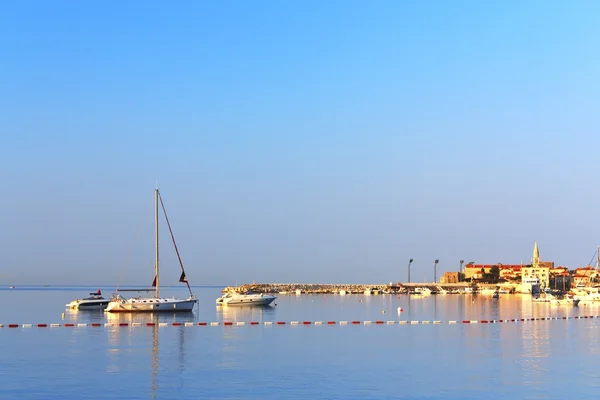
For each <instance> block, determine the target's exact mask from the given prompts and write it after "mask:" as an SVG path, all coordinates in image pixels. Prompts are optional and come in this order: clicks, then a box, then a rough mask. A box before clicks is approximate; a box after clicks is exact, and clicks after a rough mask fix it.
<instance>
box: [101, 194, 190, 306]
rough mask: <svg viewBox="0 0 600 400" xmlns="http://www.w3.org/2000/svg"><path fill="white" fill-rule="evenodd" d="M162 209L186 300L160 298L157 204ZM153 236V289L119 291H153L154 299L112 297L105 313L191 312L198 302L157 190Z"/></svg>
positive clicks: (118, 295) (117, 295)
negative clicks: (185, 286)
mask: <svg viewBox="0 0 600 400" xmlns="http://www.w3.org/2000/svg"><path fill="white" fill-rule="evenodd" d="M159 202H160V205H161V207H162V210H163V213H164V215H165V220H166V222H167V226H168V227H169V233H170V234H171V240H172V241H173V245H174V246H175V252H176V253H177V257H178V258H179V265H180V266H181V276H180V278H179V282H184V283H185V284H186V285H187V287H188V290H189V292H190V295H189V297H188V298H187V299H176V298H174V297H170V298H166V297H160V275H159V253H158V204H159ZM154 236H155V238H154V239H155V245H156V253H155V257H156V259H155V264H154V274H155V275H154V282H153V283H152V286H153V287H154V289H143V290H140V289H124V290H121V291H138V292H140V291H152V290H154V291H155V294H154V297H142V296H138V297H131V298H129V299H126V298H124V297H123V296H121V295H120V294H118V293H117V294H115V295H113V298H112V299H111V301H110V303H108V307H106V312H185V311H187V312H190V311H193V309H194V306H195V305H196V303H197V302H198V299H196V296H194V294H193V293H192V289H191V287H190V284H189V282H188V280H187V278H186V276H185V269H184V268H183V263H182V262H181V256H180V255H179V250H178V249H177V244H176V243H175V238H174V236H173V231H172V230H171V224H170V223H169V218H168V217H167V212H166V210H165V205H164V203H163V201H162V197H161V195H160V192H159V190H158V188H157V189H155V190H154Z"/></svg>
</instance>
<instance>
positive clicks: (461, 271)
mask: <svg viewBox="0 0 600 400" xmlns="http://www.w3.org/2000/svg"><path fill="white" fill-rule="evenodd" d="M464 262H465V260H460V274H459V277H458V281H459V282H462V280H463V279H464V277H465V272H464V271H463V268H462V266H463V263H464ZM460 275H462V276H460Z"/></svg>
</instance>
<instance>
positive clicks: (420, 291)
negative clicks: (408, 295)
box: [412, 287, 431, 296]
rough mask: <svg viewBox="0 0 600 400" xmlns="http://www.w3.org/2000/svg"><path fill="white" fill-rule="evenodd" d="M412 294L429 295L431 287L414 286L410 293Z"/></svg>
mask: <svg viewBox="0 0 600 400" xmlns="http://www.w3.org/2000/svg"><path fill="white" fill-rule="evenodd" d="M412 295H414V296H429V295H431V289H429V288H426V287H418V288H415V291H414V293H412Z"/></svg>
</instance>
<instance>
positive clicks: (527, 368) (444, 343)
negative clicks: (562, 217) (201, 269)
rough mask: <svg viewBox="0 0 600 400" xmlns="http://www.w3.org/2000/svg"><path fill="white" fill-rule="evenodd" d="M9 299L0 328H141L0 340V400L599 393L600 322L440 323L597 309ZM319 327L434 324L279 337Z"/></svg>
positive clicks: (34, 294)
mask: <svg viewBox="0 0 600 400" xmlns="http://www.w3.org/2000/svg"><path fill="white" fill-rule="evenodd" d="M19 289H20V288H16V289H13V290H0V300H1V301H2V304H3V305H4V307H2V309H1V311H0V323H1V324H5V325H6V324H9V323H19V324H23V323H32V324H38V323H47V324H51V323H59V324H64V323H75V324H76V325H77V324H78V323H91V322H99V323H102V324H104V323H107V322H108V323H110V322H128V323H131V322H141V323H143V324H142V325H140V326H131V325H130V326H127V327H116V326H104V325H102V326H100V327H91V326H85V327H77V326H75V327H64V326H61V327H59V328H50V327H47V328H37V327H32V328H22V327H19V328H7V327H6V326H5V327H3V328H0V354H1V355H2V357H1V358H0V398H1V399H5V398H6V399H14V398H20V399H49V398H68V399H71V398H72V399H100V398H102V399H198V398H207V399H281V398H294V399H300V398H311V399H354V398H356V399H359V398H360V399H370V398H412V399H471V398H472V399H475V398H478V399H480V398H483V397H485V398H487V399H499V398H507V397H508V396H510V397H512V398H519V399H556V398H567V397H573V396H574V395H576V396H578V397H580V398H592V396H595V394H596V393H597V390H598V388H597V386H598V382H599V381H598V379H597V378H598V375H600V372H598V368H597V359H598V356H599V354H600V340H599V339H598V334H597V332H598V328H599V326H598V325H599V324H600V319H596V318H593V319H567V320H552V321H530V322H519V323H502V324H476V325H471V324H461V323H458V324H449V323H448V321H451V320H457V321H459V322H460V321H461V320H463V319H472V320H481V319H490V320H492V319H505V318H520V317H525V318H529V317H545V316H554V317H563V316H571V317H573V316H579V315H581V316H583V315H592V316H595V315H599V314H600V307H597V306H594V307H589V306H588V307H587V308H584V307H580V308H577V307H575V308H573V307H565V306H551V305H549V304H532V303H531V299H530V298H529V297H526V296H519V295H512V296H511V295H506V296H503V297H502V298H501V299H499V300H493V299H492V298H491V297H485V296H478V297H475V298H473V297H471V296H461V295H447V296H431V297H427V298H420V299H416V298H409V297H408V296H391V295H386V296H364V295H353V296H334V295H328V296H311V295H302V296H295V295H285V296H280V297H279V298H278V299H277V300H276V303H277V306H272V307H270V308H258V309H240V308H229V309H222V308H218V307H217V306H215V303H214V301H215V299H216V297H217V296H218V295H219V289H215V288H196V289H195V291H196V294H197V295H198V297H199V299H200V302H199V307H198V310H197V311H196V312H194V313H192V314H187V315H159V316H156V315H135V316H131V315H120V316H113V315H110V314H106V315H105V313H102V312H87V313H81V312H79V313H77V312H67V311H66V310H65V308H64V305H65V303H67V302H69V301H70V300H72V299H74V298H76V297H78V296H79V295H86V294H87V292H88V291H93V290H95V289H96V288H75V289H76V290H72V289H71V288H42V289H41V290H40V289H38V290H19ZM92 289H93V290H92ZM105 292H106V294H109V291H105ZM164 294H165V295H169V294H174V295H176V296H184V295H185V292H184V291H182V290H180V289H174V288H173V289H165V293H164ZM398 307H401V308H402V309H403V311H402V312H401V313H398V311H397V310H398ZM63 312H64V313H65V316H64V319H63V317H62V315H61V314H62V313H63ZM328 320H332V321H337V322H339V321H342V320H347V321H352V320H361V321H365V320H371V321H376V320H385V321H388V320H394V321H398V320H409V321H410V320H414V321H434V320H439V321H441V323H440V324H435V325H434V324H433V323H431V324H416V325H413V324H405V325H400V324H397V323H396V324H393V325H387V324H384V325H375V324H371V325H364V324H360V325H352V324H349V325H339V324H336V325H326V324H325V325H314V324H311V325H302V324H300V325H290V324H289V322H291V321H312V322H314V321H328ZM149 321H152V322H168V323H169V324H168V325H166V326H159V325H158V324H157V325H154V326H146V324H145V322H149ZM174 321H176V322H193V323H194V326H172V325H171V324H170V323H171V322H174ZM200 321H206V322H212V321H220V322H222V321H234V322H237V321H246V322H249V321H258V322H261V324H259V325H245V326H236V325H234V326H223V325H220V326H198V325H197V322H200ZM265 321H275V322H276V321H286V322H288V324H286V325H276V324H274V325H264V324H263V322H265Z"/></svg>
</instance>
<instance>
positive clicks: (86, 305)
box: [66, 289, 110, 311]
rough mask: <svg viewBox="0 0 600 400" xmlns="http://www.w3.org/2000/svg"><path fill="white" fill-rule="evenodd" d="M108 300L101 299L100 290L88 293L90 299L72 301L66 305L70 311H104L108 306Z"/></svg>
mask: <svg viewBox="0 0 600 400" xmlns="http://www.w3.org/2000/svg"><path fill="white" fill-rule="evenodd" d="M109 301H110V300H109V299H105V298H104V297H102V292H101V291H100V289H98V291H97V292H96V293H90V297H86V298H83V299H77V300H73V301H72V302H70V303H69V304H66V307H68V308H69V309H71V310H81V311H84V310H104V309H105V308H106V306H108V302H109Z"/></svg>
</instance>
